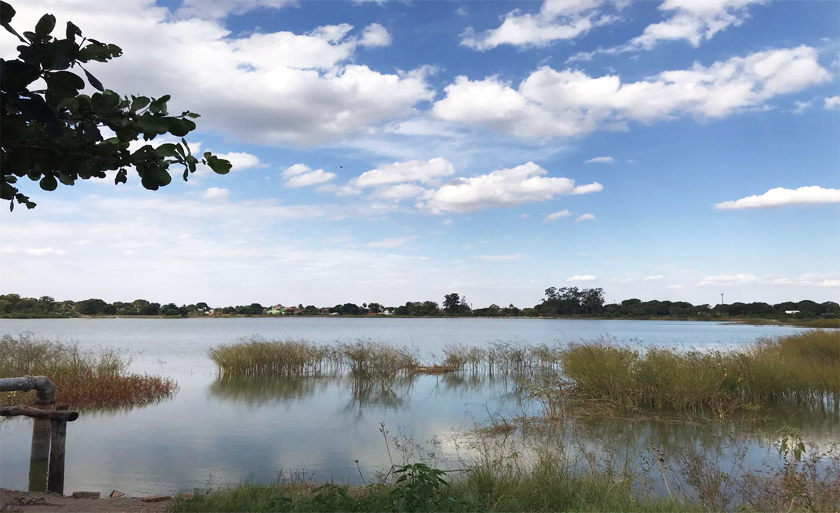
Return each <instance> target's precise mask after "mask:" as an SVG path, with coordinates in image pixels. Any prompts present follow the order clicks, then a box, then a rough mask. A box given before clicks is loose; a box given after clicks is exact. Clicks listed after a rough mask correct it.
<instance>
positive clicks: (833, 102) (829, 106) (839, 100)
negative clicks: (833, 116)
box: [823, 96, 840, 110]
mask: <svg viewBox="0 0 840 513" xmlns="http://www.w3.org/2000/svg"><path fill="white" fill-rule="evenodd" d="M823 108H824V109H825V110H838V109H840V96H831V97H828V98H825V99H824V100H823Z"/></svg>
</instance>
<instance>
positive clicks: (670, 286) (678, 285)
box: [665, 283, 683, 290]
mask: <svg viewBox="0 0 840 513" xmlns="http://www.w3.org/2000/svg"><path fill="white" fill-rule="evenodd" d="M665 288H666V289H668V290H678V289H681V288H683V286H682V285H680V284H679V283H674V284H673V285H668V286H667V287H665Z"/></svg>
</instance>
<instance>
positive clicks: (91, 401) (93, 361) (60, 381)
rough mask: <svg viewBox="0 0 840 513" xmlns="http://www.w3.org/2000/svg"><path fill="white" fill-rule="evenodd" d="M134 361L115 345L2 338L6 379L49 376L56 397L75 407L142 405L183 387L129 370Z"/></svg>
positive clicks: (27, 399) (18, 395)
mask: <svg viewBox="0 0 840 513" xmlns="http://www.w3.org/2000/svg"><path fill="white" fill-rule="evenodd" d="M129 363H130V360H128V359H127V358H123V357H121V356H120V355H119V354H118V353H117V352H115V351H113V350H111V349H102V350H99V351H83V350H81V349H80V348H79V347H78V345H76V344H62V343H59V342H51V341H49V340H43V339H40V338H37V337H35V336H34V335H31V334H22V335H20V336H18V337H13V336H10V335H3V336H2V337H0V377H4V378H5V377H18V376H26V375H36V376H46V377H48V378H50V380H52V381H53V383H55V386H56V401H57V402H60V403H67V404H69V405H70V406H72V407H75V408H121V407H130V406H140V405H144V404H149V403H153V402H156V401H159V400H162V399H165V398H167V397H170V396H172V395H173V394H174V393H175V392H176V391H177V389H178V384H177V383H176V382H175V381H173V380H171V379H168V378H163V377H159V376H149V375H146V374H136V373H132V372H129V371H128V365H129ZM34 401H35V394H34V392H25V393H24V392H10V393H4V394H0V402H2V404H5V405H10V404H32V403H34Z"/></svg>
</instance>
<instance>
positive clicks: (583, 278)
mask: <svg viewBox="0 0 840 513" xmlns="http://www.w3.org/2000/svg"><path fill="white" fill-rule="evenodd" d="M597 279H598V277H597V276H593V275H591V274H576V275H574V276H569V277H568V278H566V281H595V280H597Z"/></svg>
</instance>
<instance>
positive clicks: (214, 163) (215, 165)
mask: <svg viewBox="0 0 840 513" xmlns="http://www.w3.org/2000/svg"><path fill="white" fill-rule="evenodd" d="M204 160H206V161H207V165H208V166H210V169H212V170H213V172H214V173H216V174H220V175H226V174H228V172H230V170H231V168H232V167H233V165H232V164H231V163H230V161H228V160H225V159H220V158H219V157H217V156H215V155H213V154H211V153H210V152H209V151H208V152H206V153H205V154H204Z"/></svg>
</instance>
